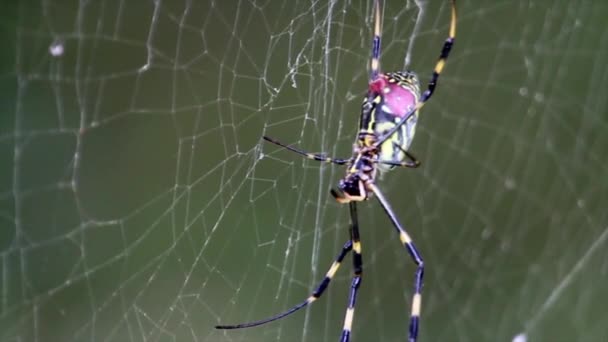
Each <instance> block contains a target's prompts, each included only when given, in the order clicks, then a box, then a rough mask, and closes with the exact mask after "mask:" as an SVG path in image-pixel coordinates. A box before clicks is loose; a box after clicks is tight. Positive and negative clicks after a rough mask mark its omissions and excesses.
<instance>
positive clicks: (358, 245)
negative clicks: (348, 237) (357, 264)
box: [353, 241, 361, 254]
mask: <svg viewBox="0 0 608 342" xmlns="http://www.w3.org/2000/svg"><path fill="white" fill-rule="evenodd" d="M353 250H354V251H355V253H357V254H361V242H360V241H355V243H353Z"/></svg>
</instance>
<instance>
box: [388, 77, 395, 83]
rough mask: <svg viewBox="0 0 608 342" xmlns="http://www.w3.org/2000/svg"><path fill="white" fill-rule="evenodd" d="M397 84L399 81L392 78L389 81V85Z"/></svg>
mask: <svg viewBox="0 0 608 342" xmlns="http://www.w3.org/2000/svg"><path fill="white" fill-rule="evenodd" d="M395 82H397V80H396V79H394V78H392V77H391V78H389V79H388V83H395Z"/></svg>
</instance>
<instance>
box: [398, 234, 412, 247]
mask: <svg viewBox="0 0 608 342" xmlns="http://www.w3.org/2000/svg"><path fill="white" fill-rule="evenodd" d="M399 240H401V243H402V244H404V245H408V244H410V243H412V238H410V236H409V235H407V233H406V232H400V233H399Z"/></svg>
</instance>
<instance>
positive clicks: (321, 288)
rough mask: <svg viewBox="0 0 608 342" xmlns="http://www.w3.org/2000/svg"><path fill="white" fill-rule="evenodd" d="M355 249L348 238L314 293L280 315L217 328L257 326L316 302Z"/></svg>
mask: <svg viewBox="0 0 608 342" xmlns="http://www.w3.org/2000/svg"><path fill="white" fill-rule="evenodd" d="M352 249H353V242H352V241H351V240H348V241H347V242H346V243H345V244H344V246H343V247H342V251H340V254H338V256H337V257H336V260H335V261H334V262H333V264H331V267H330V268H329V270H328V271H327V273H326V274H325V278H323V280H322V281H321V283H319V285H318V286H317V288H316V289H315V290H314V291H313V292H312V294H311V295H310V297H308V298H307V299H306V300H305V301H303V302H302V303H300V304H298V305H296V306H294V307H292V308H291V309H289V310H287V311H285V312H282V313H280V314H278V315H275V316H272V317H269V318H266V319H262V320H259V321H255V322H250V323H241V324H234V325H216V326H215V328H216V329H241V328H250V327H255V326H258V325H262V324H266V323H269V322H272V321H276V320H278V319H281V318H283V317H285V316H289V315H291V314H292V313H294V312H296V311H298V310H300V309H301V308H303V307H305V306H307V305H308V304H310V303H312V302H314V301H315V300H317V299H319V298H320V297H321V295H322V294H323V292H325V289H327V286H328V285H329V283H330V282H331V279H332V278H333V277H334V275H335V274H336V272H337V271H338V269H339V268H340V264H341V263H342V260H344V257H345V256H346V254H348V252H350V251H351V250H352Z"/></svg>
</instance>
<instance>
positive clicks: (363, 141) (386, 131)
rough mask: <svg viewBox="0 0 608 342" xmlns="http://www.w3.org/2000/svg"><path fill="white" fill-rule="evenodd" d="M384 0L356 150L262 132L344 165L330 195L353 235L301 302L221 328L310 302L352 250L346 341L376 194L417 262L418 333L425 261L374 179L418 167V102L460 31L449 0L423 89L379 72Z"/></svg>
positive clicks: (413, 328)
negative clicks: (320, 148) (363, 213)
mask: <svg viewBox="0 0 608 342" xmlns="http://www.w3.org/2000/svg"><path fill="white" fill-rule="evenodd" d="M380 1H381V0H375V5H374V12H375V15H374V18H375V19H374V21H375V23H374V37H373V41H372V52H371V62H370V79H369V87H368V90H367V94H366V96H365V98H364V99H363V105H362V108H361V117H360V120H359V133H358V135H357V138H356V139H355V143H354V145H353V155H352V157H351V158H348V159H340V158H331V157H327V156H325V155H323V154H313V153H308V152H306V151H303V150H300V149H298V148H295V147H292V146H288V145H285V144H283V143H281V142H279V141H277V140H274V139H273V138H270V137H267V136H264V137H263V138H264V140H266V141H268V142H270V143H273V144H275V145H278V146H280V147H282V148H285V149H287V150H290V151H292V152H295V153H297V154H299V155H302V156H304V157H307V158H309V159H313V160H316V161H320V162H326V163H333V164H337V165H346V166H347V170H346V175H345V176H344V178H342V179H341V180H340V182H339V184H338V187H337V188H336V189H331V190H330V193H331V195H332V196H333V197H334V198H335V199H336V200H337V201H338V202H339V203H348V204H349V208H350V219H351V225H350V229H349V231H350V239H348V241H346V243H345V244H344V246H343V247H342V250H341V251H340V253H339V254H338V256H337V257H336V259H335V260H334V262H333V264H332V265H331V267H330V268H329V270H328V271H327V273H326V274H325V277H324V278H323V280H322V281H321V282H320V284H319V285H318V286H317V288H316V289H315V290H314V291H313V292H312V294H311V295H310V296H309V297H308V298H307V299H306V300H305V301H303V302H301V303H300V304H298V305H296V306H294V307H292V308H291V309H289V310H287V311H284V312H282V313H280V314H277V315H275V316H272V317H269V318H266V319H263V320H259V321H255V322H250V323H242V324H236V325H218V326H216V328H217V329H241V328H249V327H254V326H258V325H262V324H265V323H269V322H272V321H276V320H278V319H281V318H283V317H285V316H288V315H290V314H292V313H294V312H296V311H298V310H300V309H302V308H303V307H305V306H307V305H308V304H311V303H312V302H314V301H316V300H317V299H319V298H320V297H321V295H322V294H323V293H324V292H325V290H326V289H327V287H328V285H329V283H330V282H331V280H332V278H333V277H334V275H335V274H336V272H337V271H338V268H339V267H340V265H341V263H342V261H343V260H344V258H345V257H346V255H347V254H348V253H349V252H351V251H352V252H353V266H354V270H353V273H354V274H353V278H352V282H351V287H350V293H349V296H348V307H347V308H346V314H345V318H344V326H343V329H342V335H341V338H340V341H343V342H348V341H349V339H350V335H351V328H352V323H353V318H354V314H355V302H356V299H357V292H358V290H359V286H360V285H361V277H362V274H363V259H362V256H361V241H360V236H359V223H358V216H357V202H361V201H365V200H367V199H369V198H371V197H372V196H373V195H375V196H376V198H378V201H379V202H380V206H381V207H382V208H383V209H384V211H385V212H386V214H387V215H388V217H389V219H390V220H391V222H392V224H393V226H394V228H395V229H396V230H397V233H398V234H399V239H400V240H401V244H402V245H403V247H404V248H405V249H406V250H407V252H408V253H409V255H410V257H411V258H412V260H413V262H414V263H415V264H416V272H415V274H414V294H413V297H412V307H411V313H410V320H409V341H410V342H415V341H416V339H417V336H418V328H419V321H420V308H421V302H422V278H423V274H424V262H423V260H422V256H421V254H420V252H419V251H418V249H417V248H416V246H415V245H414V243H413V241H412V238H411V237H410V235H409V234H408V233H407V231H406V230H405V228H404V227H403V226H402V225H401V223H400V222H399V220H398V219H397V216H396V215H395V212H394V211H393V209H392V208H391V206H390V204H389V202H388V200H387V199H386V197H384V194H383V193H382V192H381V191H380V189H379V188H378V186H377V185H376V182H375V180H376V177H377V175H378V174H379V173H380V172H385V171H388V170H390V169H393V168H395V167H407V168H417V167H418V166H420V161H418V160H417V159H416V158H415V157H414V156H413V155H412V154H411V153H410V152H408V149H409V147H410V145H411V143H412V139H413V138H414V133H415V128H416V123H417V122H418V117H419V115H420V111H419V110H420V108H422V106H424V104H425V103H426V102H427V101H428V100H429V99H430V98H431V96H432V95H433V92H434V90H435V87H436V85H437V80H438V79H439V75H440V74H441V71H442V70H443V67H444V66H445V62H446V60H447V58H448V55H449V53H450V50H451V49H452V46H453V44H454V39H455V36H456V0H451V1H450V2H451V22H450V30H449V35H448V38H447V39H446V41H445V43H444V44H443V48H442V50H441V54H440V55H439V59H438V61H437V64H436V65H435V69H434V70H433V74H432V76H431V80H430V81H429V84H428V87H427V89H426V90H425V91H424V92H423V93H422V94H421V93H420V88H419V81H418V77H417V75H416V74H415V73H414V72H411V71H397V72H388V73H380V37H381V32H382V30H381V19H380V17H381V14H380Z"/></svg>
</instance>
